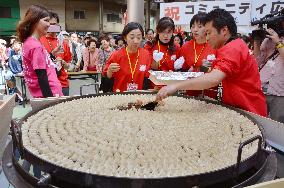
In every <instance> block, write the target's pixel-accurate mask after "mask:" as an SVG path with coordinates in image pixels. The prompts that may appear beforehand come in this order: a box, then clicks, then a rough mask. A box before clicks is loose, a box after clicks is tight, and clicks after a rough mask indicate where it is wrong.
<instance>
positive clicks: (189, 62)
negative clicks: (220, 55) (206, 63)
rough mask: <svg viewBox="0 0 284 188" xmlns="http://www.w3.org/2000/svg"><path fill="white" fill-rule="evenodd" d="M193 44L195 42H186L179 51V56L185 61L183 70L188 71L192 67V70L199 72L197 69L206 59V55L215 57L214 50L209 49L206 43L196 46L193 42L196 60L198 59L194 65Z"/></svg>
mask: <svg viewBox="0 0 284 188" xmlns="http://www.w3.org/2000/svg"><path fill="white" fill-rule="evenodd" d="M194 42H195V40H190V41H188V42H186V43H185V44H184V45H183V46H182V47H181V49H180V56H183V57H184V59H185V63H184V65H183V69H184V70H189V69H190V68H191V67H192V66H194V69H193V70H194V71H199V68H200V66H201V65H202V61H203V60H206V59H208V55H210V56H212V55H215V56H216V50H214V49H213V48H211V46H210V45H209V44H208V43H205V44H197V43H196V42H195V49H196V56H197V57H196V58H197V59H198V60H197V62H196V64H195V50H194ZM194 64H195V65H194Z"/></svg>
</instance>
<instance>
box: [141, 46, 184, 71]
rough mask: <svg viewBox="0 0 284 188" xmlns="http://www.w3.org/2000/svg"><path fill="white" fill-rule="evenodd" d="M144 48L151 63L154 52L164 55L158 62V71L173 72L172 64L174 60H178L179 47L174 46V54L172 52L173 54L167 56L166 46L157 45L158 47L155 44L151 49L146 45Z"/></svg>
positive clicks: (167, 49)
mask: <svg viewBox="0 0 284 188" xmlns="http://www.w3.org/2000/svg"><path fill="white" fill-rule="evenodd" d="M159 46H160V48H159ZM144 48H145V49H146V50H148V52H149V54H150V57H151V60H152V61H153V52H154V51H155V50H157V51H159V52H163V53H164V56H163V59H162V60H161V61H160V67H159V69H158V71H170V70H171V71H174V62H175V60H176V59H178V58H179V50H180V47H179V46H178V45H175V52H173V54H169V48H168V46H167V45H163V44H161V43H159V45H158V43H157V44H155V45H154V46H153V47H152V46H151V45H150V44H147V43H146V44H145V46H144Z"/></svg>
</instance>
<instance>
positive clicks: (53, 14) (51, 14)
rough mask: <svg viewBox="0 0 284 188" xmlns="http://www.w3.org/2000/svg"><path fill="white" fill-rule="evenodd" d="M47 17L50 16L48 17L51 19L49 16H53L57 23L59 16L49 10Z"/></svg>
mask: <svg viewBox="0 0 284 188" xmlns="http://www.w3.org/2000/svg"><path fill="white" fill-rule="evenodd" d="M49 18H50V19H51V18H55V19H56V21H57V23H59V16H58V14H57V13H55V12H51V11H50V12H49Z"/></svg>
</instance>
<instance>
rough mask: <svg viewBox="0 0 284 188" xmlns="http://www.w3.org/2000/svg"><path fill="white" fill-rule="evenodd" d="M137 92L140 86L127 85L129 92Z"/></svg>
mask: <svg viewBox="0 0 284 188" xmlns="http://www.w3.org/2000/svg"><path fill="white" fill-rule="evenodd" d="M137 90H138V84H135V83H129V84H127V91H137Z"/></svg>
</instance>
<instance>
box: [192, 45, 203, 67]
mask: <svg viewBox="0 0 284 188" xmlns="http://www.w3.org/2000/svg"><path fill="white" fill-rule="evenodd" d="M195 45H196V44H195V41H194V42H193V49H194V64H193V67H195V65H196V63H197V62H198V60H199V58H200V56H201V54H202V52H203V51H204V49H205V46H206V43H205V44H204V46H203V48H202V49H201V52H200V53H199V55H197V52H196V47H195Z"/></svg>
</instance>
